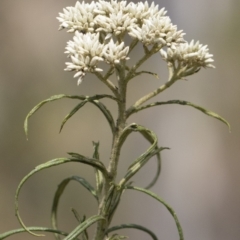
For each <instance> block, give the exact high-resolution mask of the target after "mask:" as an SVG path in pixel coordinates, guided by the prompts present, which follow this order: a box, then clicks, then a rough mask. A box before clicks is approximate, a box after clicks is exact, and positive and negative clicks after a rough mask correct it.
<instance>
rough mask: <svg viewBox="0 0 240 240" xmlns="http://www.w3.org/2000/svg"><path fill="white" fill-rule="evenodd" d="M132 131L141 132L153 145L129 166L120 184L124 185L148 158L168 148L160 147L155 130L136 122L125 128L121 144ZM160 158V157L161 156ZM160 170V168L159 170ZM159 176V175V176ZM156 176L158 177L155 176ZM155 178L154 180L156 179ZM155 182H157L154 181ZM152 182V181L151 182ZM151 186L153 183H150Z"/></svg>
mask: <svg viewBox="0 0 240 240" xmlns="http://www.w3.org/2000/svg"><path fill="white" fill-rule="evenodd" d="M131 132H140V133H141V134H142V135H143V136H144V137H145V138H146V139H147V140H148V141H149V142H150V143H151V144H152V145H151V146H150V147H149V148H148V149H147V151H146V152H144V153H143V154H141V156H139V157H138V158H137V159H136V160H135V161H134V162H133V163H132V164H131V165H130V166H129V168H128V171H127V173H126V175H125V176H124V178H123V179H122V180H121V181H120V186H123V185H124V184H125V183H126V182H127V181H128V180H129V179H130V178H132V177H133V176H134V175H135V174H136V173H137V172H138V171H139V170H140V169H141V168H142V167H143V166H144V165H145V164H146V163H147V162H148V160H149V159H150V158H151V157H153V156H154V155H156V154H159V152H160V151H162V150H163V149H167V148H158V146H157V143H158V141H157V136H156V134H155V133H154V132H152V131H150V130H149V129H147V128H145V127H143V126H140V125H137V124H135V123H133V124H130V125H129V126H127V127H126V128H125V129H124V130H123V133H122V135H121V136H120V140H119V142H120V143H119V145H120V147H121V146H122V144H123V142H124V141H125V140H126V138H127V136H128V135H129V134H130V133H131ZM159 159H160V158H159ZM158 171H160V170H158ZM157 177H158V176H157ZM155 178H156V177H155ZM155 178H154V181H155ZM153 183H155V182H153ZM151 184H152V183H151ZM150 186H151V185H150Z"/></svg>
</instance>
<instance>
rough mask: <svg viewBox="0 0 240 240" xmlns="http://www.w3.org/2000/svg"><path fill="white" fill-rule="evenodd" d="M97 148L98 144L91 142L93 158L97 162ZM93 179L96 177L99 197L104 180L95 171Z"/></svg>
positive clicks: (98, 172)
mask: <svg viewBox="0 0 240 240" xmlns="http://www.w3.org/2000/svg"><path fill="white" fill-rule="evenodd" d="M98 148H99V142H93V149H94V152H93V158H95V159H97V160H99V152H98ZM95 177H96V186H97V195H98V196H99V197H100V195H101V193H102V189H103V181H104V178H103V175H102V173H101V172H100V171H99V170H97V169H95Z"/></svg>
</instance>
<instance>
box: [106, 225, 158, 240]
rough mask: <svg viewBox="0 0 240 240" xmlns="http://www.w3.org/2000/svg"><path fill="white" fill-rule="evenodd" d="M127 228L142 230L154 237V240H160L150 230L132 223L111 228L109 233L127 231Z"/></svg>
mask: <svg viewBox="0 0 240 240" xmlns="http://www.w3.org/2000/svg"><path fill="white" fill-rule="evenodd" d="M125 228H135V229H138V230H141V231H143V232H145V233H147V234H149V235H150V236H151V237H152V239H153V240H158V238H157V236H156V235H155V234H154V233H153V232H152V231H151V230H149V229H148V228H146V227H143V226H141V225H138V224H132V223H131V224H121V225H119V226H114V227H111V228H109V229H108V230H107V233H110V232H113V231H117V230H120V229H125Z"/></svg>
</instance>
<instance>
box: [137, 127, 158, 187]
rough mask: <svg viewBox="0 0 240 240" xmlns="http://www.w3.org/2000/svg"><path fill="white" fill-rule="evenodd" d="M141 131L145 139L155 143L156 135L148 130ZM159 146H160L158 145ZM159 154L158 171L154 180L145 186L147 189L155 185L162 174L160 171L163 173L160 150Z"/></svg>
mask: <svg viewBox="0 0 240 240" xmlns="http://www.w3.org/2000/svg"><path fill="white" fill-rule="evenodd" d="M140 133H141V134H142V135H143V137H144V138H145V139H147V140H148V141H149V142H150V143H151V144H154V141H155V137H154V136H152V134H148V132H145V131H140ZM156 148H158V146H157V147H156ZM156 156H157V172H156V175H155V176H154V178H153V180H152V181H151V182H150V183H149V184H148V185H147V186H146V187H145V188H146V189H150V188H151V187H153V186H154V184H155V183H156V182H157V180H158V178H159V176H160V173H161V166H162V165H161V155H160V152H158V153H157V154H156Z"/></svg>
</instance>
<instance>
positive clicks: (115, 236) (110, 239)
mask: <svg viewBox="0 0 240 240" xmlns="http://www.w3.org/2000/svg"><path fill="white" fill-rule="evenodd" d="M127 238H128V237H126V236H121V235H118V234H113V235H112V236H111V237H108V238H107V240H122V239H127Z"/></svg>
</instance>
